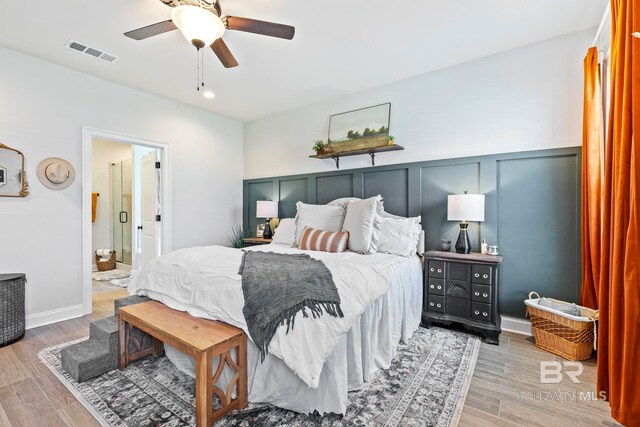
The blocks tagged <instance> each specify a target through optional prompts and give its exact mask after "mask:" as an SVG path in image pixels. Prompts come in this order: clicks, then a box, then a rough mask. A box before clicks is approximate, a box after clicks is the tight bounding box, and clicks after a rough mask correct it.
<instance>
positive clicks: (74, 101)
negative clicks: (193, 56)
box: [0, 48, 243, 326]
mask: <svg viewBox="0 0 640 427" xmlns="http://www.w3.org/2000/svg"><path fill="white" fill-rule="evenodd" d="M109 66H117V64H115V65H107V64H105V67H109ZM185 78H187V77H186V76H185ZM193 96H197V94H196V93H195V92H194V94H193ZM83 125H86V126H91V127H96V128H101V129H107V130H110V131H116V132H121V133H125V134H130V135H135V136H138V137H141V138H145V139H149V140H155V141H162V142H166V143H168V144H170V152H171V167H172V171H171V190H172V199H171V200H172V206H171V212H172V218H171V220H172V230H171V231H172V245H173V247H174V248H182V247H186V246H193V245H204V244H223V243H224V242H225V240H226V238H225V236H226V234H227V233H228V230H229V229H230V228H231V226H232V225H233V224H236V223H238V222H239V221H240V218H241V209H242V145H243V128H242V124H241V123H240V122H238V121H235V120H231V119H227V118H224V117H221V116H217V115H214V114H212V113H208V112H206V111H204V110H199V109H196V108H192V107H188V106H186V105H183V104H179V103H176V102H173V101H169V100H166V99H164V98H160V97H156V96H152V95H149V94H145V93H142V92H139V91H136V90H133V89H130V88H127V87H124V86H120V85H117V84H113V83H110V82H106V81H104V80H100V79H98V78H94V77H91V76H88V75H85V74H82V73H79V72H76V71H72V70H70V69H67V68H64V67H61V66H58V65H54V64H51V63H49V62H45V61H42V60H39V59H36V58H33V57H29V56H26V55H23V54H20V53H17V52H14V51H11V50H7V49H4V48H0V141H1V142H2V143H4V144H6V145H9V146H12V147H15V148H17V149H19V150H21V151H22V152H23V153H24V154H25V158H26V168H27V176H28V178H29V183H30V185H31V195H30V196H29V197H28V198H26V199H8V198H0V242H1V243H2V248H3V249H2V251H1V252H0V271H3V272H24V273H26V274H27V278H28V281H29V283H28V285H27V303H26V305H27V307H26V309H27V315H28V316H29V317H28V325H31V326H33V325H34V324H40V323H44V322H48V321H55V320H60V319H63V318H65V317H71V316H75V315H79V314H81V310H82V309H81V307H82V277H81V269H82V264H81V253H80V252H81V188H80V187H81V185H80V176H81V169H82V164H81V126H83ZM49 156H56V157H62V158H64V159H67V160H68V161H70V162H71V164H73V165H74V166H75V168H76V172H77V178H76V181H75V182H74V184H73V185H71V186H70V187H69V188H67V189H65V190H61V191H54V190H49V189H47V188H45V187H44V186H43V185H41V184H40V182H39V181H38V180H37V179H36V173H35V171H36V167H37V165H38V163H39V162H40V161H41V160H42V159H44V158H46V157H49Z"/></svg>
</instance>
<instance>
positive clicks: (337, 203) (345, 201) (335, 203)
mask: <svg viewBox="0 0 640 427" xmlns="http://www.w3.org/2000/svg"><path fill="white" fill-rule="evenodd" d="M360 200H362V199H361V198H359V197H341V198H339V199H335V200H332V201H330V202H329V203H327V206H342V207H345V208H346V207H347V205H348V204H349V203H351V202H359V201H360Z"/></svg>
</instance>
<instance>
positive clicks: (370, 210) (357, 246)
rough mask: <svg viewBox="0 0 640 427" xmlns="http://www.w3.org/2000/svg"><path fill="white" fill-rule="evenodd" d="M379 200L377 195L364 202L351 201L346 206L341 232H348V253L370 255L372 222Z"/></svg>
mask: <svg viewBox="0 0 640 427" xmlns="http://www.w3.org/2000/svg"><path fill="white" fill-rule="evenodd" d="M380 200H382V196H380V195H377V196H375V197H371V198H369V199H365V200H358V201H351V202H349V203H348V204H347V213H346V214H345V217H344V224H343V225H342V231H348V232H349V250H350V251H353V252H358V253H361V254H368V253H371V238H372V236H373V222H374V220H375V218H376V211H377V206H378V203H379V202H380Z"/></svg>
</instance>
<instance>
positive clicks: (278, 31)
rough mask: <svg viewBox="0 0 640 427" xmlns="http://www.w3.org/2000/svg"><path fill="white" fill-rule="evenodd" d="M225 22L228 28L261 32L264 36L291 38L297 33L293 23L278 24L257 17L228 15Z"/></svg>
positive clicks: (254, 32)
mask: <svg viewBox="0 0 640 427" xmlns="http://www.w3.org/2000/svg"><path fill="white" fill-rule="evenodd" d="M225 23H226V26H227V28H228V29H230V30H236V31H244V32H246V33H253V34H261V35H263V36H271V37H278V38H281V39H287V40H291V39H292V38H293V36H294V35H295V33H296V29H295V27H292V26H291V25H284V24H276V23H275V22H267V21H258V20H257V19H249V18H239V17H237V16H227V17H226V19H225Z"/></svg>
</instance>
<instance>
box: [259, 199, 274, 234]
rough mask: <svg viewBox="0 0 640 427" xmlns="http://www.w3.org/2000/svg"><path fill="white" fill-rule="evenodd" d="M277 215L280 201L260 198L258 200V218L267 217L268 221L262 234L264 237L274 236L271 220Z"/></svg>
mask: <svg viewBox="0 0 640 427" xmlns="http://www.w3.org/2000/svg"><path fill="white" fill-rule="evenodd" d="M277 217H278V202H274V201H273V200H258V201H257V202H256V218H265V219H266V221H267V222H266V224H265V225H264V234H263V235H262V237H263V238H265V239H270V238H271V237H273V233H272V232H271V226H270V225H269V221H270V220H271V218H277Z"/></svg>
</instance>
